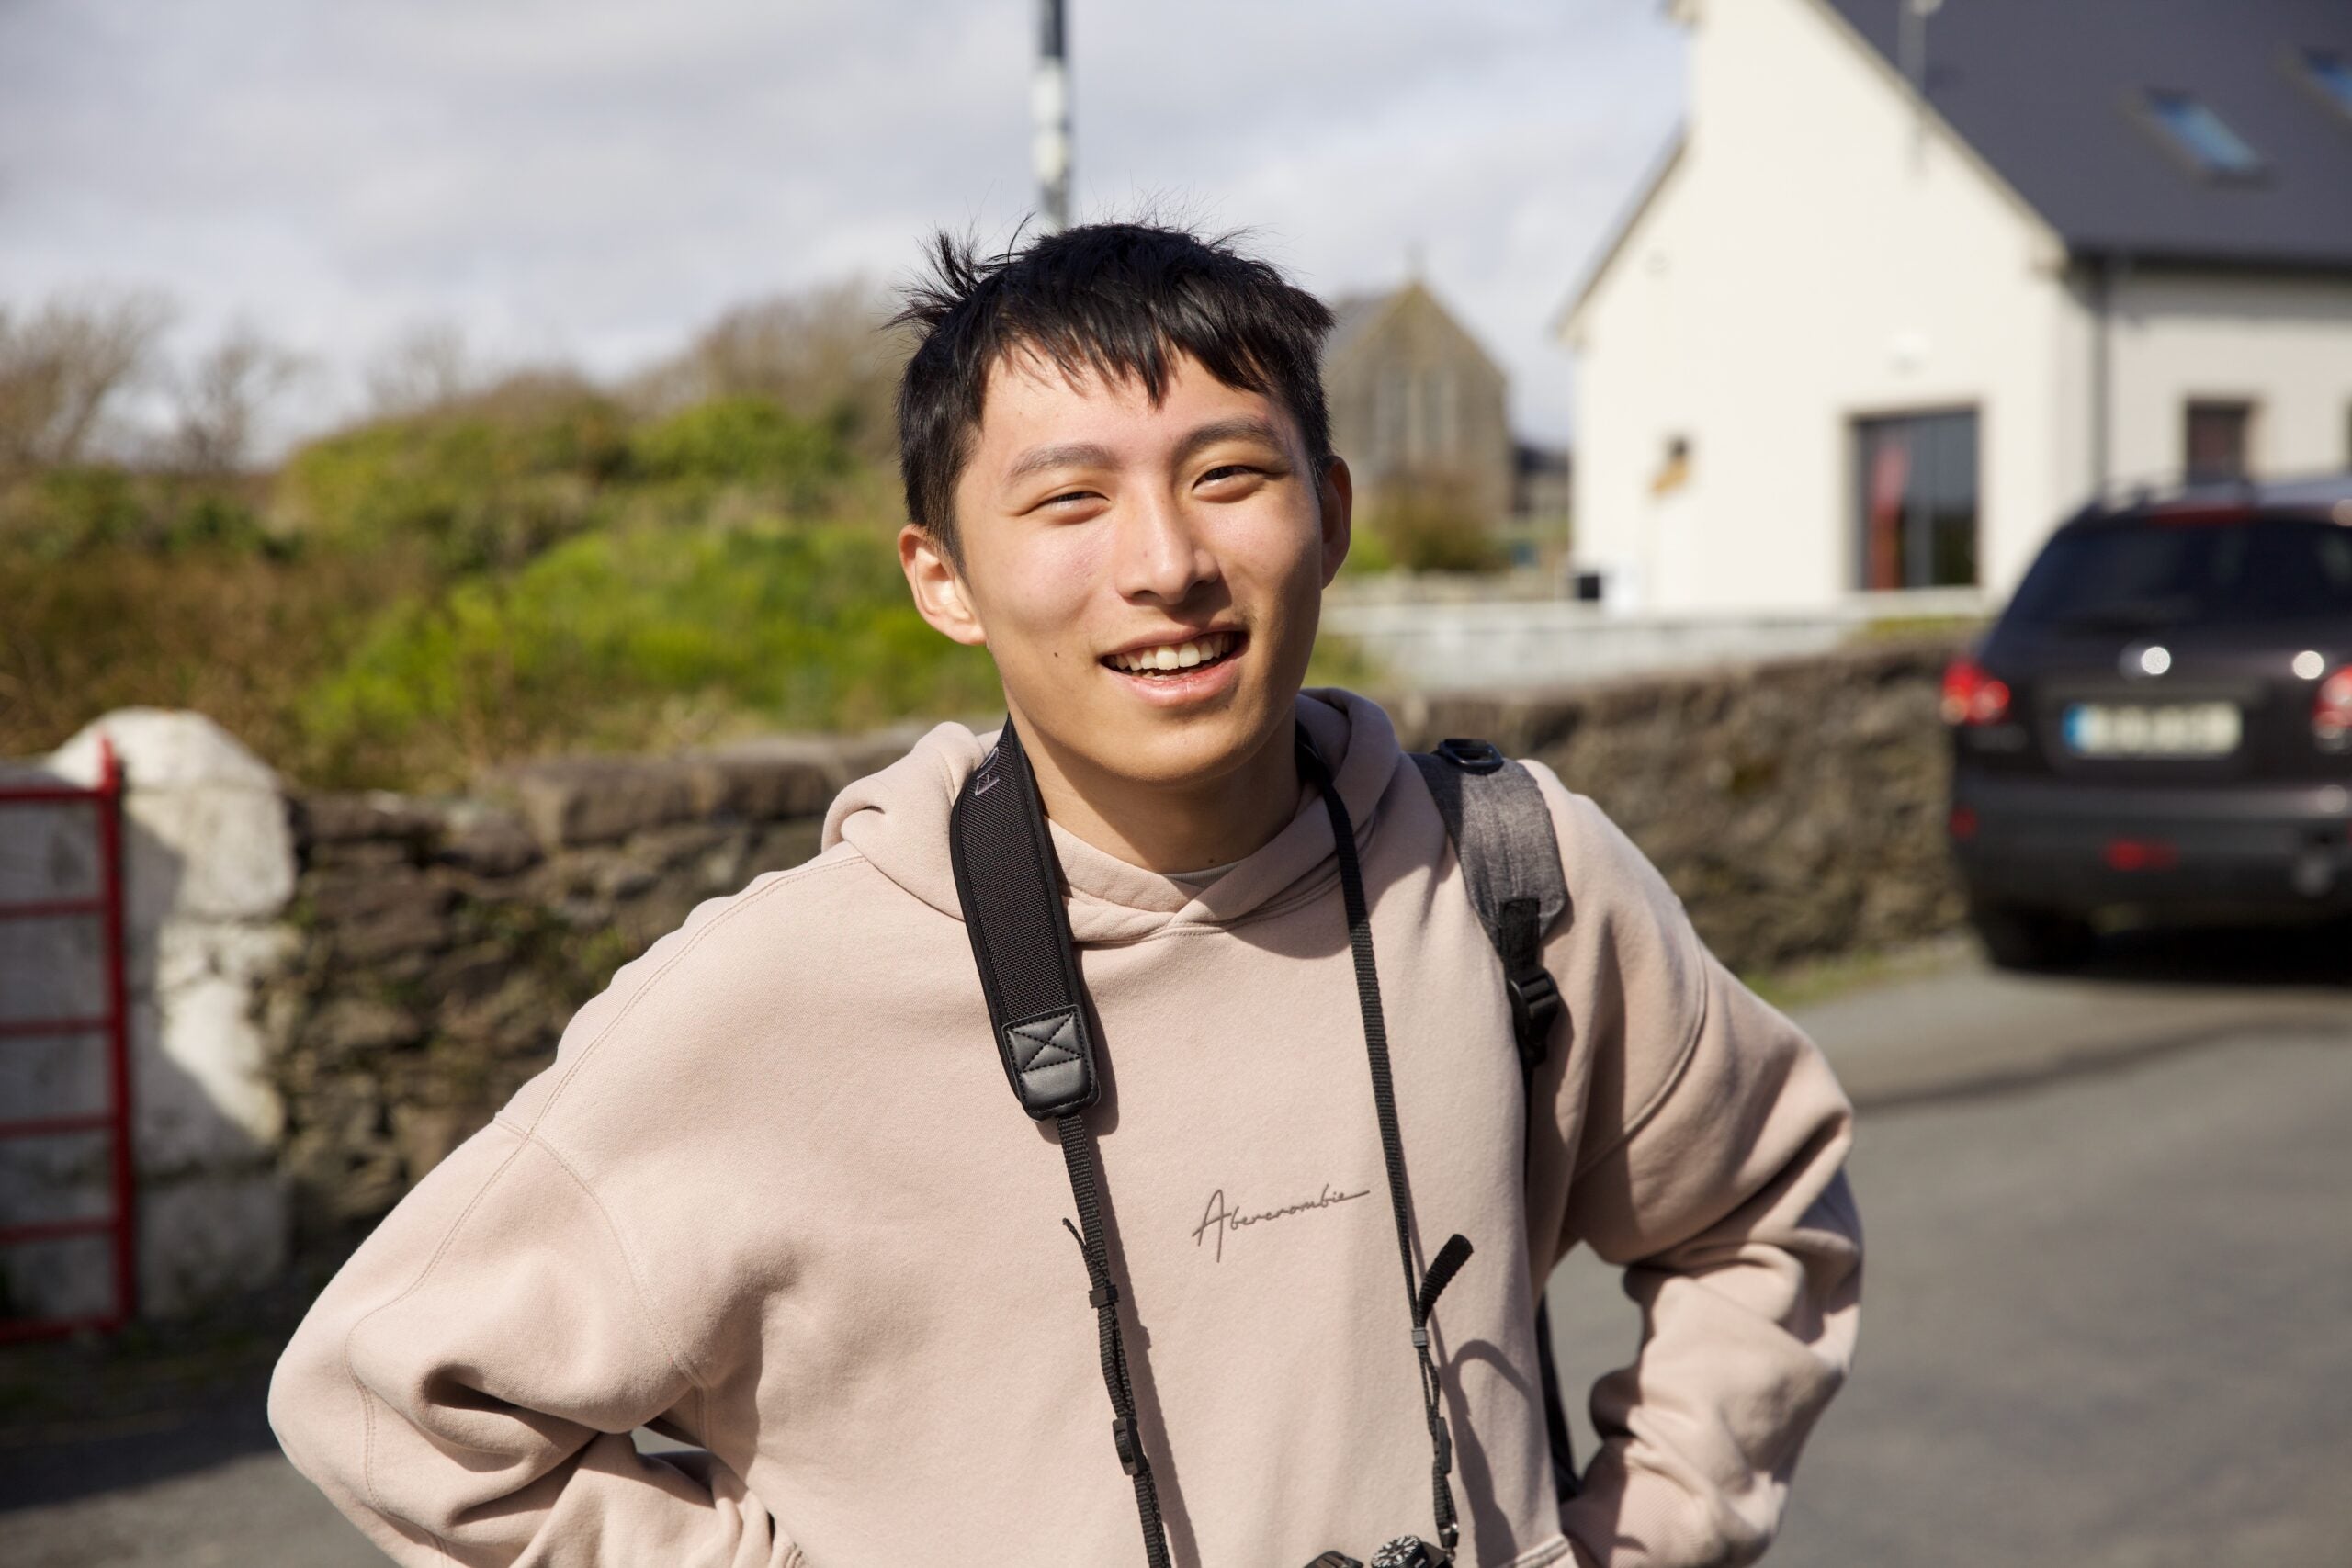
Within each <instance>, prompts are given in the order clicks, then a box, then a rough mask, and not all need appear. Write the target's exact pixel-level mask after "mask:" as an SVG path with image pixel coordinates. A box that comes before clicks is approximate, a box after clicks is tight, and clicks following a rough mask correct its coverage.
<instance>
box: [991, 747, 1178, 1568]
mask: <svg viewBox="0 0 2352 1568" xmlns="http://www.w3.org/2000/svg"><path fill="white" fill-rule="evenodd" d="M947 847H948V855H949V857H950V859H951V860H952V861H953V862H954V863H955V867H956V900H957V901H958V902H959V903H960V904H962V906H963V908H964V931H965V933H966V934H967V936H969V937H970V938H971V941H972V958H973V960H974V962H975V963H977V964H978V965H979V971H980V989H981V991H982V992H983V993H984V994H985V995H986V996H987V998H988V1003H989V1023H990V1025H991V1026H992V1027H993V1030H994V1032H995V1035H996V1049H997V1055H998V1057H999V1059H1000V1060H1001V1061H1002V1063H1003V1064H1004V1076H1005V1077H1006V1079H1007V1080H1008V1081H1009V1082H1011V1084H1012V1092H1013V1096H1014V1098H1016V1099H1018V1100H1020V1101H1021V1109H1022V1110H1023V1111H1027V1112H1028V1113H1029V1114H1030V1115H1032V1116H1034V1117H1035V1118H1036V1119H1037V1120H1038V1121H1040V1122H1052V1123H1053V1124H1054V1131H1055V1134H1056V1135H1057V1136H1058V1137H1059V1138H1060V1139H1061V1145H1062V1159H1063V1161H1064V1163H1065V1164H1067V1165H1068V1166H1069V1190H1070V1196H1071V1197H1072V1199H1073V1200H1075V1201H1076V1202H1077V1204H1078V1226H1077V1235H1078V1246H1079V1250H1080V1252H1082V1253H1084V1254H1085V1255H1086V1282H1087V1285H1088V1287H1089V1289H1088V1292H1087V1297H1086V1299H1087V1301H1088V1303H1090V1304H1091V1306H1092V1307H1093V1308H1094V1323H1095V1336H1096V1339H1097V1341H1098V1348H1100V1350H1101V1353H1102V1359H1103V1388H1104V1389H1105V1390H1107V1391H1108V1392H1109V1393H1110V1395H1111V1441H1112V1445H1113V1446H1114V1448H1115V1449H1116V1450H1117V1451H1118V1455H1119V1468H1120V1469H1122V1470H1124V1471H1125V1472H1127V1474H1128V1476H1129V1477H1130V1478H1131V1479H1132V1480H1133V1481H1134V1483H1135V1489H1136V1517H1138V1518H1139V1519H1140V1520H1141V1521H1142V1524H1143V1550H1144V1557H1145V1560H1146V1561H1147V1562H1148V1563H1149V1564H1150V1568H1169V1557H1168V1532H1167V1530H1166V1529H1164V1528H1163V1527H1162V1525H1161V1524H1160V1517H1159V1488H1158V1487H1157V1486H1156V1485H1155V1484H1154V1483H1153V1482H1152V1477H1151V1461H1150V1460H1149V1459H1148V1458H1147V1457H1145V1454H1144V1450H1143V1435H1142V1433H1141V1432H1140V1430H1138V1428H1137V1427H1136V1395H1135V1386H1134V1384H1133V1382H1131V1381H1130V1380H1129V1378H1128V1376H1127V1350H1126V1346H1125V1342H1124V1341H1122V1339H1121V1338H1120V1336H1119V1291H1118V1287H1117V1286H1116V1285H1114V1284H1113V1283H1112V1282H1111V1258H1110V1249H1109V1247H1107V1246H1105V1245H1104V1242H1103V1183H1102V1175H1101V1171H1100V1168H1099V1167H1098V1165H1097V1163H1096V1160H1095V1155H1094V1135H1093V1134H1092V1133H1091V1132H1089V1131H1088V1130H1087V1126H1086V1108H1087V1107H1088V1106H1090V1105H1091V1104H1093V1103H1094V1100H1095V1096H1096V1095H1097V1094H1099V1093H1100V1092H1101V1084H1100V1082H1099V1080H1098V1079H1097V1077H1096V1076H1095V1071H1094V1037H1093V1034H1092V1032H1091V1030H1090V1028H1089V1026H1088V1023H1087V1018H1086V993H1085V990H1084V989H1083V988H1082V987H1081V986H1080V981H1079V975H1078V953H1077V949H1076V948H1075V947H1074V946H1073V945H1072V943H1071V942H1070V935H1069V915H1068V914H1067V913H1066V912H1065V911H1064V910H1063V908H1062V890H1061V885H1060V867H1061V863H1060V861H1059V860H1057V858H1056V856H1055V854H1054V845H1053V840H1052V839H1051V837H1049V836H1048V834H1047V833H1046V811H1045V805H1044V803H1043V802H1042V801H1041V800H1040V799H1039V798H1038V795H1037V781H1036V779H1035V775H1034V774H1033V773H1031V772H1030V768H1029V759H1028V756H1027V754H1026V753H1024V752H1023V750H1022V749H1021V737H1020V735H1019V734H1018V733H1017V732H1016V731H1015V730H1014V729H1013V728H1012V719H1010V718H1007V719H1006V720H1005V722H1004V730H1003V733H1002V734H1001V735H1000V736H999V737H998V738H997V743H996V750H994V751H992V752H990V753H989V756H988V758H987V759H986V760H985V761H983V762H981V764H980V765H979V767H978V768H976V769H975V770H973V772H972V774H971V776H970V777H969V778H967V779H966V780H965V781H964V788H963V790H962V791H961V792H960V793H959V794H958V795H956V804H955V806H954V807H953V808H952V809H951V810H950V811H949V813H948V817H947ZM1065 1223H1067V1222H1065Z"/></svg>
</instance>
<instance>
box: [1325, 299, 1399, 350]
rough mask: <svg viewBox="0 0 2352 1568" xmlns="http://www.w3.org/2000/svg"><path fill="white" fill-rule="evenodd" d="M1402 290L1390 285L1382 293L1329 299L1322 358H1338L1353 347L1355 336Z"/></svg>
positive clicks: (1386, 307) (1370, 323) (1385, 308)
mask: <svg viewBox="0 0 2352 1568" xmlns="http://www.w3.org/2000/svg"><path fill="white" fill-rule="evenodd" d="M1404 292H1405V291H1404V289H1402V288H1391V289H1389V290H1388V291H1387V292H1386V293H1385V294H1345V295H1342V296H1340V298H1339V299H1334V300H1332V301H1331V302H1330V306H1331V331H1330V334H1329V336H1327V337H1325V338H1324V340H1323V358H1324V360H1325V361H1326V362H1327V363H1328V362H1329V361H1331V360H1334V359H1337V358H1339V357H1340V355H1343V354H1345V353H1347V352H1348V351H1349V350H1350V349H1352V348H1353V347H1355V344H1356V339H1357V338H1359V337H1361V336H1363V333H1364V330H1365V329H1366V328H1367V327H1370V326H1371V325H1372V323H1373V322H1374V321H1378V320H1379V319H1380V317H1381V315H1382V313H1383V312H1385V310H1387V309H1388V307H1389V305H1390V304H1391V303H1392V302H1394V301H1395V299H1397V296H1398V295H1399V294H1402V293H1404Z"/></svg>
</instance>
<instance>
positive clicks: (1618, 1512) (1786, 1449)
mask: <svg viewBox="0 0 2352 1568" xmlns="http://www.w3.org/2000/svg"><path fill="white" fill-rule="evenodd" d="M1539 776H1540V777H1542V778H1543V779H1544V782H1545V786H1546V793H1547V794H1548V795H1551V798H1552V802H1553V807H1554V812H1555V823H1556V825H1557V827H1558V829H1559V831H1560V837H1561V849H1562V854H1563V858H1564V859H1565V860H1566V864H1567V872H1568V881H1569V886H1570V888H1571V889H1572V892H1573V897H1574V898H1575V900H1576V905H1575V916H1574V919H1573V920H1572V921H1571V922H1570V924H1569V926H1568V927H1567V929H1566V930H1565V931H1561V932H1559V933H1557V934H1556V935H1555V938H1554V941H1553V945H1552V948H1551V951H1550V952H1549V953H1547V957H1548V958H1549V959H1550V960H1551V961H1552V962H1553V963H1554V964H1555V965H1557V967H1555V969H1554V973H1555V976H1558V977H1560V978H1561V979H1562V981H1563V983H1564V985H1565V986H1566V988H1567V994H1568V997H1569V1002H1570V1014H1571V1019H1572V1026H1571V1032H1570V1034H1569V1036H1568V1038H1569V1040H1570V1048H1569V1050H1568V1052H1567V1053H1566V1055H1567V1065H1566V1069H1565V1071H1564V1074H1563V1078H1562V1083H1561V1093H1560V1096H1559V1099H1558V1100H1557V1102H1556V1103H1557V1107H1558V1112H1559V1122H1560V1129H1561V1134H1562V1141H1563V1145H1564V1146H1565V1147H1572V1148H1574V1149H1575V1150H1576V1155H1575V1165H1574V1168H1573V1172H1572V1174H1571V1176H1570V1178H1569V1180H1568V1183H1567V1189H1566V1204H1565V1211H1564V1219H1563V1224H1562V1230H1561V1234H1560V1236H1559V1242H1558V1246H1557V1247H1556V1249H1555V1257H1557V1256H1562V1255H1565V1254H1566V1252H1567V1251H1568V1250H1569V1249H1571V1248H1573V1247H1575V1246H1577V1244H1578V1243H1579V1242H1581V1243H1584V1244H1586V1245H1589V1247H1591V1248H1592V1249H1593V1251H1594V1252H1595V1253H1596V1254H1598V1255H1599V1256H1600V1258H1604V1259H1606V1260H1607V1261H1609V1262H1611V1263H1612V1264H1615V1265H1617V1266H1619V1267H1620V1268H1622V1269H1624V1271H1625V1272H1624V1281H1623V1283H1624V1289H1625V1292H1626V1294H1627V1295H1629V1296H1631V1297H1632V1298H1633V1299H1634V1301H1635V1302H1636V1303H1639V1304H1640V1306H1641V1309H1642V1340H1641V1347H1640V1349H1639V1351H1638V1353H1637V1355H1636V1358H1635V1359H1634V1362H1633V1364H1632V1365H1630V1366H1626V1367H1623V1368H1620V1369H1618V1370H1617V1371H1612V1372H1610V1373H1609V1374H1608V1375H1606V1376H1604V1377H1603V1378H1601V1379H1600V1382H1597V1383H1596V1384H1594V1386H1593V1389H1592V1398H1591V1409H1592V1416H1593V1424H1594V1427H1595V1428H1596V1430H1597V1431H1598V1432H1599V1433H1600V1438H1601V1448H1600V1452H1599V1453H1598V1454H1597V1455H1595V1456H1594V1457H1593V1458H1592V1460H1591V1462H1590V1463H1589V1466H1588V1467H1587V1468H1586V1471H1585V1473H1584V1478H1583V1479H1584V1490H1583V1491H1582V1493H1581V1494H1580V1495H1578V1496H1577V1497H1575V1498H1574V1499H1572V1500H1571V1501H1569V1502H1568V1503H1567V1504H1566V1506H1565V1507H1564V1509H1563V1514H1562V1523H1563V1525H1564V1527H1565V1528H1566V1531H1567V1533H1568V1535H1569V1536H1570V1537H1571V1538H1572V1539H1573V1540H1575V1541H1576V1543H1577V1546H1578V1548H1579V1550H1581V1551H1584V1552H1585V1553H1586V1554H1587V1555H1588V1557H1589V1559H1590V1561H1592V1562H1597V1563H1602V1564H1607V1565H1608V1568H1652V1565H1656V1568H1680V1565H1686V1564H1690V1565H1695V1564H1732V1563H1745V1562H1752V1561H1753V1560H1754V1559H1755V1558H1757V1557H1758V1556H1759V1555H1761V1554H1762V1552H1763V1551H1764V1550H1765V1548H1766V1547H1767V1546H1769V1545H1770V1543H1771V1540H1772V1536H1773V1533H1774V1531H1775V1529H1777V1528H1778V1526H1779V1523H1780V1518H1781V1509H1782V1506H1783V1505H1784V1503H1785V1500H1786V1497H1787V1493H1788V1487H1789V1482H1790V1477H1791V1474H1792V1472H1793V1470H1794V1468H1795V1465H1796V1460H1797V1454H1798V1450H1800V1448H1801V1447H1802V1446H1803V1444H1804V1440H1805V1438H1806V1436H1807V1434H1808V1433H1809V1432H1810V1431H1811V1430H1812V1427H1813V1424H1814V1422H1815V1419H1816V1418H1817V1417H1818V1416H1820V1414H1821V1411H1822V1408H1823V1406H1824V1405H1826V1404H1827V1403H1828V1401H1829V1399H1830V1397H1831V1396H1832V1395H1833V1394H1834V1393H1836V1392H1837V1391H1838V1387H1839V1386H1840V1385H1841V1383H1842V1382H1844V1380H1845V1376H1846V1373H1847V1371H1848V1369H1849V1366H1850V1365H1851V1362H1852V1359H1853V1353H1854V1343H1855V1335H1856V1329H1857V1325H1858V1318H1859V1314H1860V1290H1861V1224H1860V1217H1859V1215H1858V1214H1857V1213H1856V1210H1855V1207H1854V1201H1853V1198H1852V1195H1851V1194H1850V1192H1849V1190H1848V1187H1847V1183H1846V1178H1845V1174H1844V1164H1845V1158H1846V1153H1847V1150H1848V1148H1849V1145H1850V1144H1851V1142H1852V1125H1853V1108H1852V1105H1851V1104H1850V1102H1849V1100H1847V1098H1846V1095H1845V1093H1844V1091H1843V1090H1842V1089H1839V1087H1838V1081H1837V1079H1836V1077H1834V1075H1833V1074H1832V1073H1831V1071H1830V1068H1829V1065H1828V1063H1827V1061H1826V1059H1825V1058H1824V1057H1823V1055H1822V1054H1821V1052H1820V1050H1819V1048H1818V1047H1817V1046H1815V1044H1814V1043H1813V1042H1812V1041H1811V1040H1810V1039H1808V1038H1807V1037H1806V1035H1805V1034H1804V1032H1803V1031H1801V1030H1800V1029H1798V1028H1797V1027H1796V1025H1794V1024H1793V1023H1792V1022H1790V1021H1789V1020H1788V1019H1786V1018H1785V1017H1783V1016H1781V1013H1780V1012H1779V1011H1777V1010H1775V1009H1773V1008H1772V1007H1771V1006H1770V1005H1769V1004H1768V1003H1766V1002H1765V1001H1764V1000H1763V999H1762V998H1758V996H1757V995H1756V994H1755V993H1754V992H1752V991H1750V990H1749V989H1748V988H1747V987H1746V986H1744V985H1742V984H1741V983H1740V982H1739V981H1738V980H1737V979H1736V977H1735V976H1732V974H1731V973H1730V972H1729V971H1728V970H1726V969H1725V968H1724V966H1723V965H1722V964H1720V963H1718V962H1717V961H1716V960H1715V958H1714V957H1713V954H1711V953H1708V952H1707V950H1706V948H1705V946H1704V945H1703V944H1702V942H1701V941H1700V939H1699V936H1698V933H1697V932H1696V931H1693V930H1692V929H1691V922H1690V919H1689V917H1688V916H1687V915H1686V914H1685V913H1684V912H1683V908H1682V905H1681V901H1680V900H1679V898H1677V897H1675V895H1674V893H1673V891H1672V890H1671V889H1670V888H1668V886H1667V885H1666V882H1665V880H1664V878H1662V877H1660V876H1659V875H1658V874H1657V870H1656V869H1655V868H1654V867H1653V866H1651V864H1650V863H1649V862H1648V861H1647V860H1646V859H1645V857H1644V856H1643V855H1642V853H1641V852H1640V851H1639V850H1638V849H1636V848H1635V847H1634V844H1633V842H1632V840H1629V839H1627V838H1626V837H1625V836H1624V834H1623V832H1621V831H1620V830H1619V829H1617V827H1616V826H1615V825H1614V824H1613V823H1611V821H1610V820H1609V819H1608V818H1607V817H1606V816H1604V815H1603V814H1602V813H1601V811H1600V808H1599V807H1596V806H1595V805H1594V804H1593V803H1592V802H1591V801H1589V800H1588V799H1585V798H1584V797H1582V796H1579V795H1571V794H1569V793H1568V792H1567V791H1566V789H1565V788H1562V787H1560V786H1559V785H1558V782H1557V780H1556V779H1554V778H1552V776H1551V775H1550V774H1549V773H1548V771H1546V772H1544V773H1540V775H1539ZM1579 1005H1581V1007H1582V1009H1583V1012H1582V1015H1581V1016H1577V1008H1578V1006H1579Z"/></svg>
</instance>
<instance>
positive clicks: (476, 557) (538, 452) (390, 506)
mask: <svg viewBox="0 0 2352 1568" xmlns="http://www.w3.org/2000/svg"><path fill="white" fill-rule="evenodd" d="M627 455H628V423H627V419H626V416H625V415H624V413H623V412H622V411H621V410H620V408H619V406H618V405H617V404H616V403H615V402H613V401H612V400H610V399H608V398H605V397H604V396H603V395H601V394H599V393H596V392H594V391H589V390H586V389H571V388H565V387H522V388H509V389H503V390H501V391H499V392H494V393H491V394H485V395H484V396H483V397H481V398H479V399H475V400H469V401H468V402H465V403H460V404H456V405H452V406H450V407H447V408H441V409H435V410H431V411H429V412H424V413H421V414H417V415H413V416H411V417H409V418H405V419H391V420H383V421H379V422H378V423H374V424H368V425H362V426H360V427H358V428H357V429H355V430H349V431H345V432H343V433H342V434H336V435H331V436H328V437H326V438H324V439H323V440H320V441H316V442H313V443H311V445H310V446H305V447H303V448H302V449H301V450H300V451H298V452H296V453H295V454H294V455H293V457H290V458H289V459H288V461H287V464H286V467H285V468H284V470H283V471H282V472H281V473H280V474H279V476H278V484H277V495H276V498H275V499H276V504H277V510H278V512H279V513H280V514H281V516H282V518H283V519H284V521H285V522H286V523H287V524H288V526H289V527H290V528H292V529H293V530H294V531H296V532H298V533H300V534H301V535H303V536H308V537H313V538H317V539H319V540H321V541H322V542H329V543H333V544H335V545H338V546H342V547H352V548H361V549H366V548H374V547H380V546H383V545H385V544H388V543H390V542H393V541H396V540H401V539H404V538H407V537H416V538H422V539H424V540H425V541H427V542H429V544H430V546H431V547H432V549H433V553H434V555H435V558H436V559H437V560H438V561H439V562H440V564H441V565H442V567H443V568H444V569H445V570H448V571H452V572H463V571H469V570H477V569H480V568H483V567H494V566H513V565H516V564H519V563H520V562H522V561H525V560H527V559H529V558H531V557H532V556H534V555H536V554H537V553H538V552H539V551H540V550H542V549H544V548H546V547H548V546H549V545H551V544H553V543H555V542H557V541H558V540H560V539H562V538H565V537H567V536H571V535H572V534H575V533H578V532H579V531H581V530H582V529H583V528H585V527H587V526H589V525H591V524H592V523H593V522H594V521H595V513H594V506H595V502H596V501H597V498H598V495H599V492H600V491H601V489H602V487H603V486H604V485H605V483H606V482H607V481H608V480H610V479H612V478H614V477H615V476H616V474H618V473H619V472H620V470H621V468H622V467H623V464H624V462H625V460H626V458H627Z"/></svg>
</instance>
